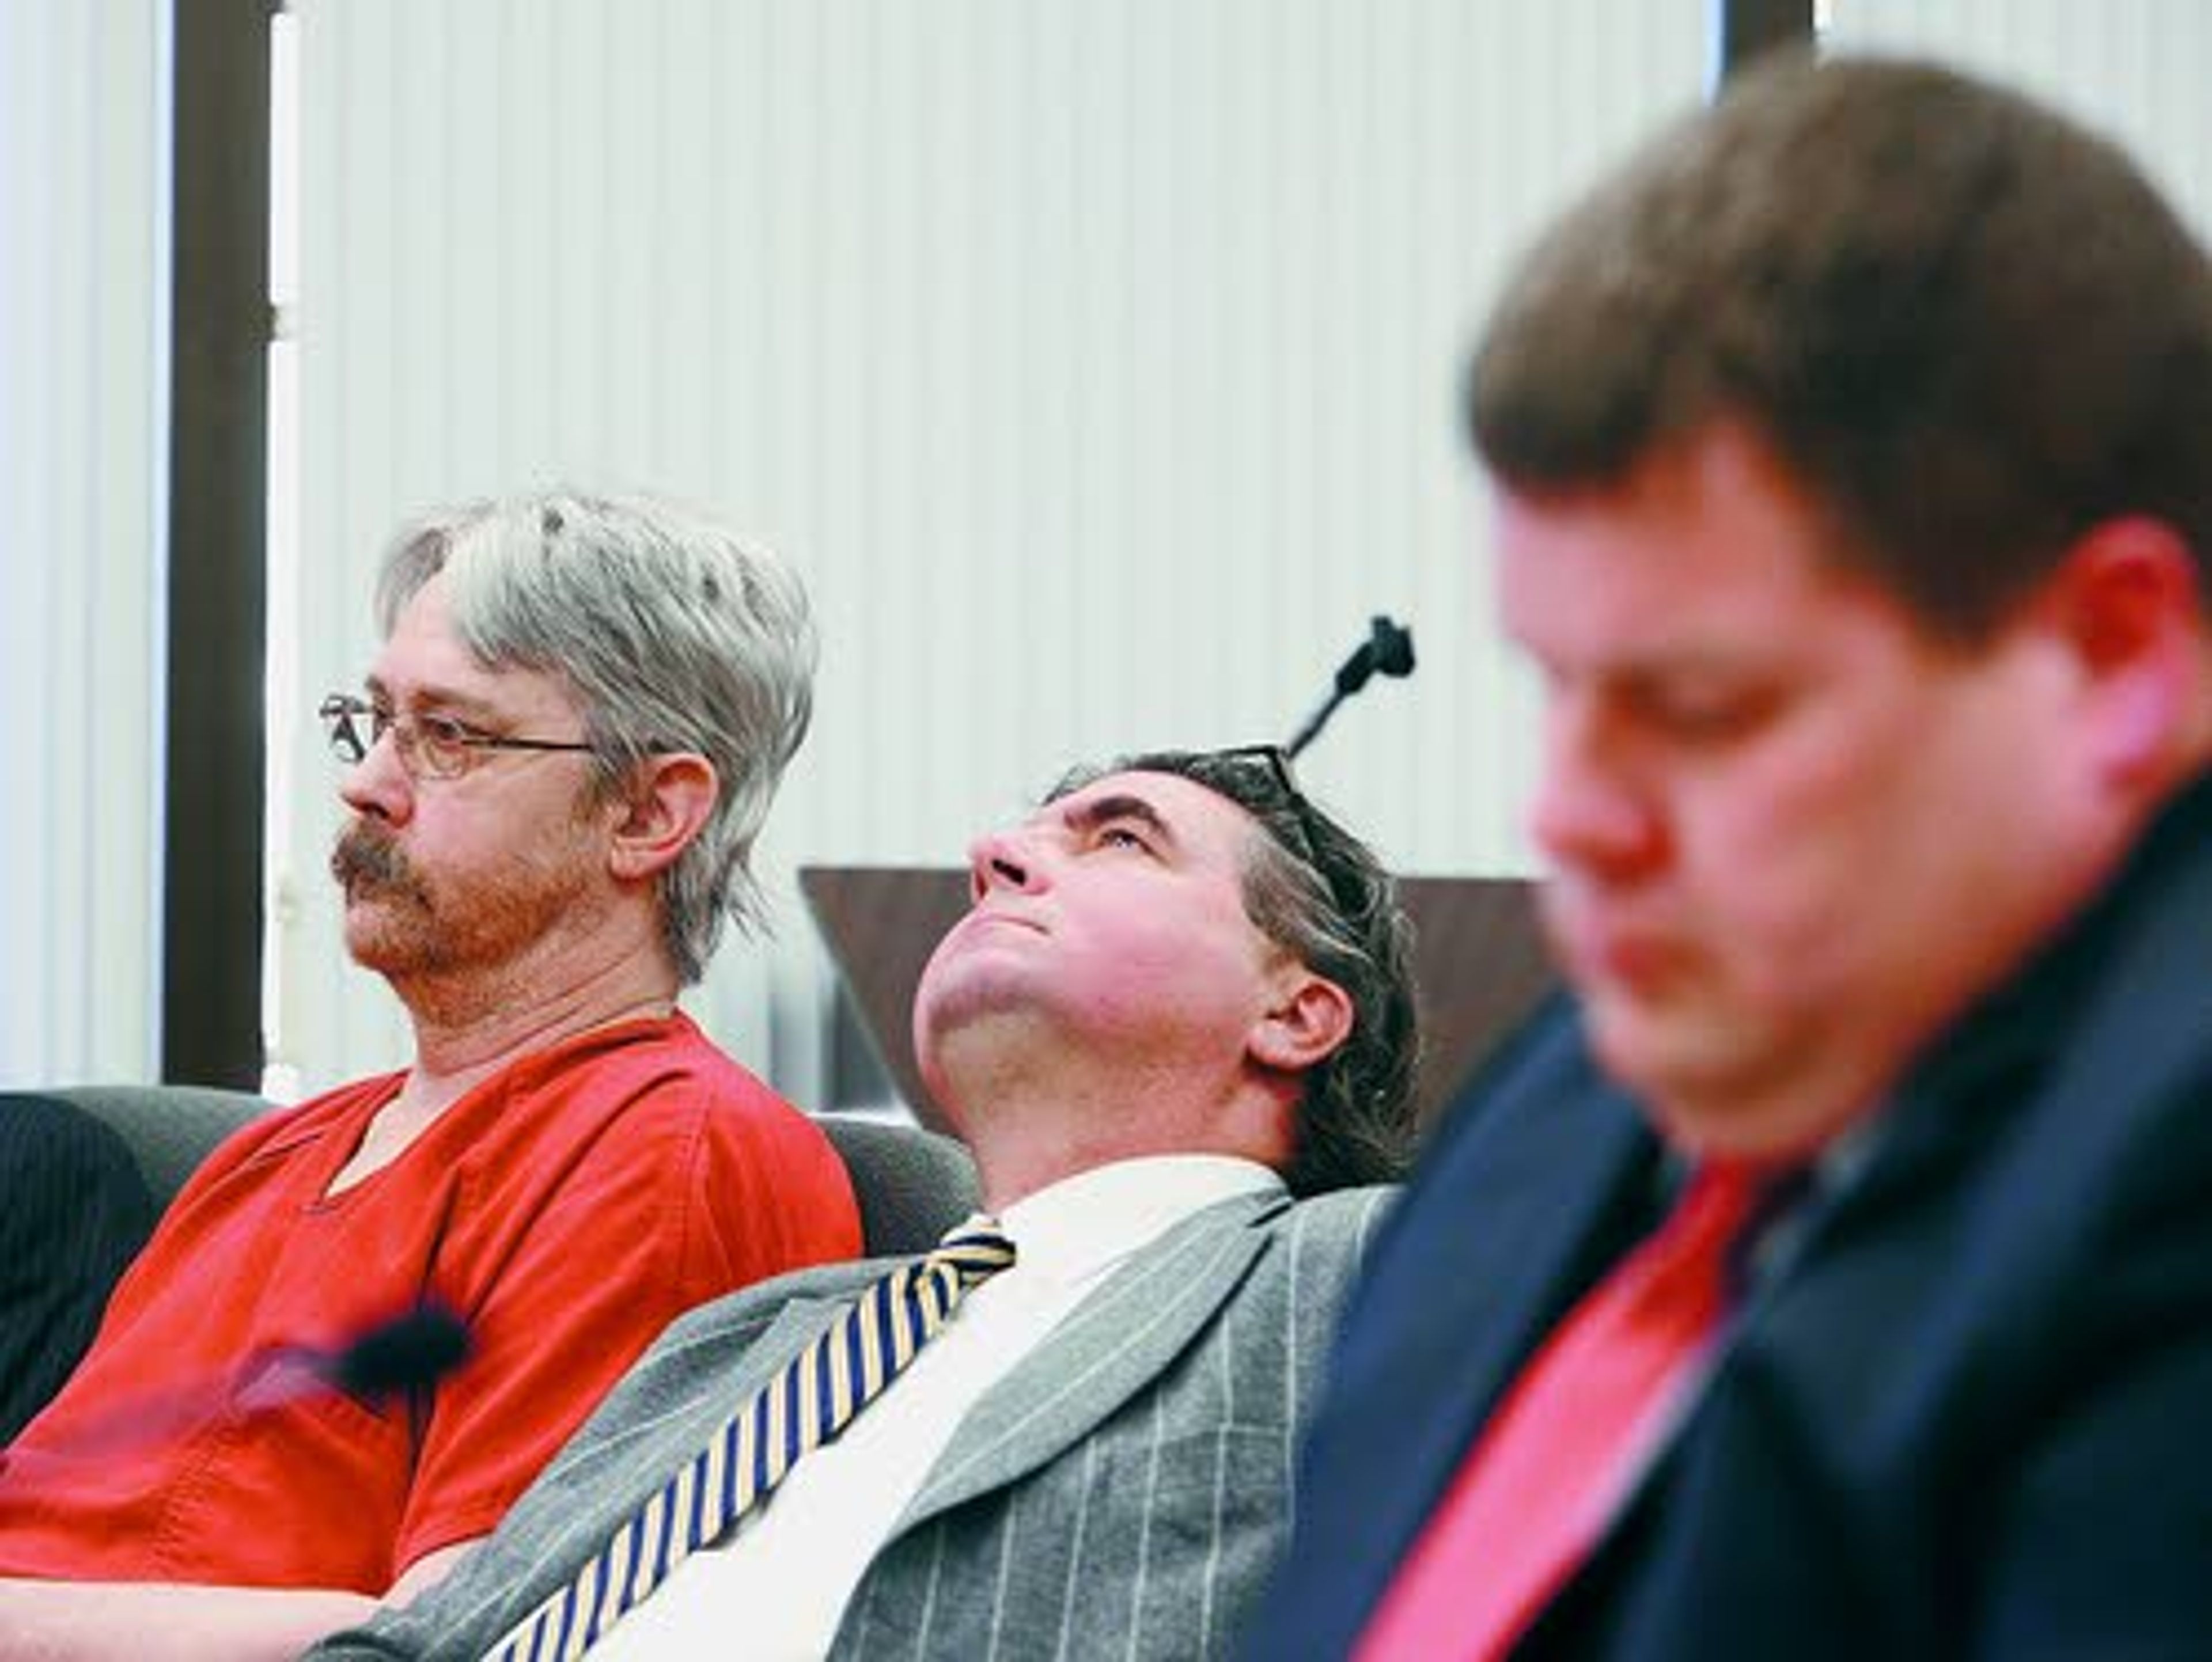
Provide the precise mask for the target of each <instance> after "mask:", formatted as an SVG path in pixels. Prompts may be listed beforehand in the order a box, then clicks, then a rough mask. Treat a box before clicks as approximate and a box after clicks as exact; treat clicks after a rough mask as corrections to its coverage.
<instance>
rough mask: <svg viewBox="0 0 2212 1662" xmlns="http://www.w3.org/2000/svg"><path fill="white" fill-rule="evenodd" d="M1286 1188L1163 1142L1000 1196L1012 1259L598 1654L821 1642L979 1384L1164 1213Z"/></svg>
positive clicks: (782, 1657)
mask: <svg viewBox="0 0 2212 1662" xmlns="http://www.w3.org/2000/svg"><path fill="white" fill-rule="evenodd" d="M1280 1187H1281V1180H1280V1179H1279V1178H1278V1177H1277V1176H1276V1175H1275V1174H1274V1173H1273V1172H1272V1171H1270V1170H1268V1169H1267V1168H1266V1167H1264V1166H1261V1165H1258V1164H1255V1162H1251V1161H1247V1160H1237V1159H1232V1158H1229V1157H1226V1156H1216V1155H1174V1156H1157V1157H1153V1158H1149V1159H1143V1160H1125V1161H1121V1162H1118V1163H1116V1164H1115V1165H1111V1166H1101V1167H1098V1168H1095V1169H1093V1170H1091V1171H1087V1172H1083V1173H1079V1174H1077V1175H1076V1176H1073V1177H1070V1178H1065V1179H1063V1180H1061V1181H1060V1182H1058V1183H1055V1184H1054V1185H1052V1186H1050V1187H1049V1188H1045V1189H1040V1190H1038V1191H1037V1192H1036V1193H1035V1194H1032V1195H1029V1196H1026V1197H1024V1198H1023V1199H1021V1200H1018V1201H1017V1202H1016V1203H1014V1204H1012V1205H1011V1206H1009V1207H1008V1208H1006V1211H1005V1212H1004V1213H1003V1214H1002V1215H1001V1216H1000V1220H999V1221H1000V1224H1001V1225H1002V1226H1003V1227H1004V1228H1005V1229H1006V1234H1008V1235H1009V1236H1010V1237H1012V1240H1013V1242H1014V1247H1015V1253H1016V1258H1015V1261H1014V1264H1013V1266H1012V1268H1011V1269H1007V1270H1004V1271H1000V1273H999V1274H997V1275H995V1276H994V1277H991V1279H990V1280H988V1281H987V1282H984V1283H982V1284H981V1285H980V1286H978V1287H976V1288H975V1289H974V1290H973V1291H971V1292H970V1293H969V1295H967V1297H966V1298H965V1299H963V1301H962V1302H961V1304H960V1307H959V1308H958V1309H957V1310H956V1311H955V1312H954V1313H953V1317H952V1319H951V1322H950V1323H948V1324H947V1325H946V1326H945V1330H944V1331H942V1332H940V1333H939V1335H938V1336H937V1337H935V1338H933V1339H932V1340H931V1341H930V1342H929V1344H927V1345H925V1346H924V1347H923V1348H922V1350H921V1353H920V1354H919V1355H918V1356H915V1359H914V1361H913V1362H911V1363H910V1364H909V1365H908V1368H907V1369H906V1371H905V1372H904V1373H902V1374H900V1375H899V1376H898V1377H897V1378H896V1379H895V1380H892V1381H891V1382H890V1385H888V1386H885V1387H884V1392H883V1394H882V1395H880V1396H878V1398H876V1399H875V1400H874V1401H873V1402H872V1403H870V1404H868V1405H867V1406H866V1408H864V1409H862V1410H860V1414H859V1415H858V1416H855V1417H854V1420H853V1422H852V1423H851V1424H849V1425H848V1426H847V1427H846V1428H845V1429H844V1430H843V1432H842V1433H841V1434H840V1435H838V1437H837V1439H836V1441H834V1442H830V1443H828V1444H825V1445H823V1447H818V1448H816V1449H813V1450H811V1451H810V1452H809V1453H807V1454H806V1455H805V1457H803V1458H802V1459H800V1460H799V1463H798V1464H797V1465H794V1466H793V1468H792V1469H791V1471H790V1473H789V1475H788V1476H787V1477H785V1478H784V1480H783V1482H782V1483H781V1485H779V1486H778V1487H777V1488H776V1489H775V1491H774V1492H773V1493H772V1494H770V1495H769V1497H768V1499H767V1500H766V1501H764V1502H763V1503H762V1505H761V1506H759V1507H757V1508H755V1509H754V1510H753V1511H752V1512H751V1513H749V1514H748V1515H747V1516H746V1517H744V1519H740V1520H739V1521H738V1526H737V1527H736V1528H735V1529H733V1530H732V1531H731V1532H730V1533H729V1535H728V1536H727V1537H726V1538H724V1539H723V1540H722V1541H721V1542H720V1543H719V1544H716V1545H714V1546H711V1547H706V1548H702V1550H700V1551H698V1552H696V1553H694V1554H693V1555H692V1556H690V1558H688V1559H686V1560H685V1561H684V1562H683V1563H681V1564H679V1565H678V1567H677V1568H676V1569H675V1571H674V1572H673V1573H672V1574H671V1575H670V1576H669V1578H668V1580H667V1581H666V1582H665V1583H664V1584H663V1585H662V1586H660V1587H659V1589H658V1590H657V1591H656V1592H654V1593H653V1596H652V1597H651V1598H648V1599H647V1600H646V1602H645V1603H644V1604H641V1605H640V1606H639V1607H638V1608H637V1609H635V1610H632V1611H630V1612H629V1614H628V1615H627V1616H625V1617H623V1619H622V1621H621V1622H620V1623H617V1625H616V1627H615V1629H614V1631H613V1632H612V1633H611V1635H608V1636H607V1638H605V1640H603V1641H601V1642H600V1643H599V1644H598V1645H597V1646H595V1647H593V1648H592V1657H593V1658H594V1659H595V1662H598V1659H605V1662H648V1659H677V1658H690V1657H694V1656H700V1655H705V1654H708V1653H710V1652H712V1653H716V1654H722V1653H729V1654H737V1655H742V1656H744V1657H747V1658H750V1659H760V1662H801V1659H816V1658H819V1657H822V1656H825V1655H827V1654H828V1653H829V1646H830V1643H831V1641H832V1640H834V1639H835V1638H836V1632H837V1624H838V1623H839V1622H840V1621H841V1620H842V1617H843V1616H844V1613H845V1605H846V1603H847V1601H848V1600H849V1599H850V1598H852V1595H853V1589H854V1587H855V1586H858V1585H859V1584H860V1577H861V1575H862V1574H863V1573H864V1572H865V1571H866V1569H867V1567H868V1563H869V1561H870V1560H871V1559H872V1558H873V1557H874V1556H876V1554H877V1552H878V1550H880V1549H881V1548H882V1547H883V1545H884V1543H885V1542H886V1541H888V1540H889V1539H890V1534H891V1531H892V1529H893V1528H894V1527H895V1526H896V1524H897V1522H898V1519H899V1518H900V1516H901V1515H902V1513H904V1512H905V1510H906V1508H907V1506H908V1502H910V1501H912V1500H913V1499H914V1497H915V1495H916V1494H917V1493H918V1492H919V1491H920V1489H921V1485H922V1481H923V1479H925V1478H926V1477H927V1476H928V1475H929V1471H930V1468H931V1467H932V1466H933V1465H935V1464H936V1463H937V1459H938V1457H939V1455H940V1454H942V1453H944V1452H945V1446H946V1445H947V1444H948V1443H950V1442H951V1440H952V1435H953V1433H954V1432H955V1431H956V1430H957V1429H958V1428H959V1425H960V1422H961V1421H962V1420H963V1418H965V1417H966V1416H967V1413H968V1410H969V1409H970V1408H972V1407H973V1406H974V1405H975V1404H976V1402H977V1401H979V1400H980V1399H981V1397H982V1395H983V1393H984V1392H986V1391H987V1390H989V1389H990V1387H991V1386H993V1385H994V1384H995V1383H996V1382H997V1381H998V1380H1000V1379H1001V1378H1003V1377H1004V1376H1005V1375H1006V1374H1008V1373H1010V1372H1011V1371H1012V1368H1013V1367H1014V1365H1015V1364H1016V1363H1017V1362H1020V1361H1021V1360H1022V1358H1023V1357H1024V1356H1027V1355H1028V1354H1029V1353H1030V1350H1033V1349H1035V1348H1036V1345H1037V1344H1038V1343H1039V1342H1040V1341H1041V1340H1042V1339H1043V1337H1045V1335H1046V1334H1048V1333H1049V1332H1050V1331H1052V1329H1053V1328H1054V1326H1055V1325H1057V1324H1058V1323H1059V1322H1060V1321H1061V1320H1062V1319H1064V1318H1065V1317H1066V1315H1067V1314H1068V1313H1069V1312H1070V1311H1072V1310H1073V1309H1074V1308H1075V1307H1076V1306H1077V1305H1079V1304H1080V1303H1081V1302H1082V1301H1083V1300H1084V1299H1085V1297H1086V1296H1088V1295H1090V1294H1091V1292H1092V1291H1093V1290H1094V1289H1096V1288H1097V1286H1098V1285H1099V1284H1100V1283H1102V1282H1103V1280H1104V1279H1105V1278H1106V1277H1107V1276H1108V1274H1109V1272H1110V1271H1112V1270H1113V1269H1114V1268H1115V1266H1116V1265H1119V1264H1120V1263H1121V1261H1122V1260H1123V1259H1126V1258H1127V1257H1129V1256H1130V1255H1131V1254H1132V1253H1135V1252H1137V1251H1139V1249H1140V1248H1142V1247H1143V1246H1146V1243H1148V1242H1150V1241H1151V1240H1154V1239H1155V1238H1157V1237H1158V1236H1159V1235H1160V1234H1164V1232H1165V1231H1166V1230H1167V1229H1168V1228H1170V1227H1171V1226H1172V1225H1174V1224H1176V1223H1179V1222H1182V1220H1183V1219H1184V1218H1186V1217H1188V1216H1191V1215H1192V1214H1193V1213H1195V1212H1198V1211H1200V1210H1203V1209H1204V1208H1206V1207H1208V1206H1211V1205H1213V1204H1217V1203H1218V1202H1220V1201H1224V1200H1227V1199H1229V1198H1231V1197H1232V1196H1236V1195H1242V1194H1250V1193H1257V1192H1264V1191H1267V1190H1269V1189H1279V1188H1280ZM735 1408H736V1404H732V1411H734V1410H735Z"/></svg>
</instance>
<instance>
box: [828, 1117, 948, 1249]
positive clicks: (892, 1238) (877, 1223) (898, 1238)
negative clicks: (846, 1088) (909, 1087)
mask: <svg viewBox="0 0 2212 1662" xmlns="http://www.w3.org/2000/svg"><path fill="white" fill-rule="evenodd" d="M814 1123H815V1124H816V1125H819V1126H821V1127H822V1129H823V1131H824V1132H826V1133H827V1134H828V1136H829V1141H830V1143H831V1145H832V1146H834V1147H835V1148H836V1150H837V1155H838V1157H839V1158H840V1159H842V1161H843V1162H845V1169H846V1171H847V1172H848V1174H851V1177H852V1180H853V1196H854V1199H855V1200H857V1201H858V1202H859V1203H860V1239H861V1242H862V1244H863V1246H865V1247H866V1251H867V1253H868V1256H869V1257H871V1258H883V1257H887V1256H890V1255H892V1254H895V1253H924V1252H927V1251H928V1250H929V1249H930V1248H931V1247H933V1246H935V1245H937V1243H938V1240H939V1238H940V1237H941V1236H942V1235H943V1234H945V1231H946V1230H947V1229H949V1228H951V1227H952V1226H953V1225H954V1224H956V1223H957V1222H960V1220H961V1219H962V1218H963V1217H965V1216H968V1214H969V1213H970V1212H972V1211H974V1210H975V1208H976V1206H977V1204H979V1202H980V1200H981V1186H980V1185H979V1184H978V1182H977V1180H976V1176H975V1161H974V1160H973V1159H971V1158H970V1157H969V1153H968V1150H967V1149H966V1147H965V1146H964V1145H963V1144H962V1143H959V1142H957V1141H956V1140H955V1139H953V1138H952V1137H945V1136H941V1135H939V1133H938V1132H936V1131H924V1130H922V1129H921V1126H919V1125H903V1124H901V1123H899V1122H897V1121H895V1120H885V1119H870V1118H867V1117H865V1116H863V1115H860V1114H854V1113H819V1114H816V1115H815V1116H814Z"/></svg>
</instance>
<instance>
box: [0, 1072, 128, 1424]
mask: <svg viewBox="0 0 2212 1662" xmlns="http://www.w3.org/2000/svg"><path fill="white" fill-rule="evenodd" d="M154 1213H155V1207H154V1200H153V1197H152V1196H151V1195H150V1194H149V1192H147V1188H146V1181H145V1180H144V1179H143V1177H141V1176H140V1175H139V1173H138V1168H137V1164H136V1163H135V1162H133V1161H132V1160H131V1151H130V1150H129V1149H127V1148H125V1146H124V1143H123V1139H122V1138H121V1137H118V1136H117V1135H116V1134H115V1132H113V1131H111V1130H109V1129H108V1128H107V1127H106V1125H102V1124H100V1121H99V1120H97V1119H94V1118H93V1117H92V1116H91V1115H90V1114H88V1113H84V1112H83V1111H82V1109H79V1108H76V1107H71V1106H70V1105H69V1104H68V1103H66V1102H58V1101H53V1100H52V1099H50V1098H47V1097H42V1096H29V1095H7V1096H0V1445H4V1444H6V1443H8V1442H9V1441H13V1439H14V1438H15V1434H16V1433H17V1432H18V1431H21V1429H22V1428H23V1427H24V1426H25V1424H27V1422H29V1420H30V1418H31V1416H33V1415H34V1414H36V1413H37V1412H38V1411H39V1410H40V1409H41V1408H43V1407H44V1406H46V1399H47V1398H49V1397H51V1396H52V1395H53V1393H54V1392H56V1391H57V1390H58V1389H59V1388H60V1386H61V1383H62V1381H63V1380H65V1379H67V1378H68V1377H69V1375H70V1369H71V1368H75V1367H76V1364H77V1362H78V1360H79V1359H80V1358H81V1357H82V1356H83V1355H84V1352H85V1349H86V1347H87V1346H88V1345H89V1344H91V1343H92V1336H93V1333H94V1330H95V1329H97V1328H98V1326H99V1325H100V1313H102V1312H103V1311H105V1310H106V1308H107V1295H108V1294H109V1293H110V1292H112V1291H113V1290H114V1287H115V1283H116V1279H117V1277H119V1276H121V1275H122V1273H123V1271H124V1270H125V1267H126V1266H128V1265H129V1264H130V1262H131V1257H132V1255H133V1254H135V1253H137V1250H138V1249H139V1248H140V1247H141V1246H144V1245H145V1244H146V1236H147V1234H148V1232H149V1230H151V1229H152V1228H153V1227H154Z"/></svg>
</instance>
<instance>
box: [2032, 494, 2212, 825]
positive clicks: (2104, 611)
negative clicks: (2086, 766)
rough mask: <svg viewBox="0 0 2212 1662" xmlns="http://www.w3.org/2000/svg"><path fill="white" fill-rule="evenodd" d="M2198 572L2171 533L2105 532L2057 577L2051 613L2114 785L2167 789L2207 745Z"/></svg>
mask: <svg viewBox="0 0 2212 1662" xmlns="http://www.w3.org/2000/svg"><path fill="white" fill-rule="evenodd" d="M2040 604H2041V605H2042V606H2045V607H2047V608H2048V609H2049V617H2050V620H2051V624H2052V626H2053V627H2054V628H2056V630H2057V633H2058V634H2059V636H2060V638H2061V639H2062V640H2063V641H2064V643H2065V646H2066V647H2067V650H2068V652H2069V655H2070V657H2071V659H2072V661H2073V663H2074V664H2075V669H2076V671H2077V673H2078V675H2079V677H2080V693H2081V700H2082V703H2081V712H2082V713H2083V715H2084V717H2085V719H2086V720H2087V728H2086V730H2085V731H2087V734H2088V737H2089V742H2090V744H2091V746H2092V749H2091V751H2090V753H2089V754H2090V757H2091V761H2092V765H2093V767H2095V768H2096V769H2097V771H2098V773H2099V774H2100V776H2101V777H2102V778H2103V779H2105V780H2106V782H2107V783H2109V784H2115V785H2121V786H2143V785H2146V784H2148V785H2149V786H2152V787H2154V788H2159V789H2162V788H2164V786H2165V785H2166V782H2167V780H2168V779H2170V778H2171V777H2172V772H2173V770H2174V768H2175V767H2176V766H2177V762H2178V760H2185V757H2186V754H2187V752H2189V751H2190V750H2191V749H2193V748H2194V747H2195V746H2197V745H2198V744H2201V743H2203V738H2202V735H2201V731H2193V730H2199V729H2201V727H2202V725H2203V722H2204V720H2205V712H2204V710H2203V700H2204V693H2205V685H2206V675H2207V669H2208V662H2209V661H2212V634H2208V628H2207V625H2208V621H2212V620H2208V618H2207V616H2206V613H2205V610H2204V608H2205V604H2206V603H2205V599H2204V597H2202V596H2200V595H2199V594H2198V592H2197V566H2196V561H2194V559H2192V558H2191V554H2190V550H2189V548H2188V546H2187V544H2186V543H2184V542H2183V541H2182V539H2181V537H2180V536H2179V534H2178V533H2177V532H2175V531H2173V530H2172V528H2171V527H2170V526H2168V525H2165V524H2164V523H2163V522H2161V521H2160V520H2156V519H2148V518H2145V517H2142V516H2136V517H2134V518H2130V519H2113V520H2109V521H2107V522H2106V523H2105V524H2103V525H2099V526H2097V527H2096V528H2095V529H2094V530H2093V531H2090V532H2089V533H2088V534H2087V536H2085V537H2082V538H2081V541H2080V542H2079V543H2076V544H2075V546H2074V548H2073V549H2072V550H2071V551H2070V552H2069V554H2068V555H2067V556H2066V558H2065V560H2064V561H2063V562H2062V563H2061V564H2060V566H2059V567H2058V569H2057V571H2056V572H2054V573H2052V574H2051V579H2050V581H2049V583H2048V585H2046V587H2045V591H2044V595H2043V598H2042V600H2041V602H2040Z"/></svg>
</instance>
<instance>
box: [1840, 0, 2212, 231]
mask: <svg viewBox="0 0 2212 1662" xmlns="http://www.w3.org/2000/svg"><path fill="white" fill-rule="evenodd" d="M1828 11H1829V15H1828V21H1827V27H1826V35H1825V39H1826V43H1827V45H1830V46H1833V47H1840V48H1845V49H1849V50H1854V51H1888V52H1915V53H1921V54H1925V55H1929V56H1934V57H1937V58H1944V59H1947V60H1948V61H1950V62H1952V63H1954V64H1958V65H1959V66H1960V67H1961V68H1964V69H1967V70H1974V71H1977V72H1978V73H1981V74H1984V75H1990V76H1996V78H1998V79H1999V80H2002V81H2006V82H2010V83H2012V84H2013V85H2015V86H2017V87H2020V88H2022V89H2023V90H2025V91H2027V92H2030V93H2033V94H2035V95H2036V96H2038V97H2040V98H2044V99H2047V100H2051V102H2053V103H2055V104H2057V105H2058V106H2060V107H2062V108H2063V109H2064V110H2066V111H2067V112H2069V113H2070V114H2071V115H2073V116H2074V117H2075V118H2077V119H2079V120H2081V121H2085V122H2087V123H2088V124H2090V125H2091V126H2093V127H2095V128H2096V129H2098V130H2100V131H2101V132H2103V133H2105V134H2106V135H2107V136H2110V137H2112V138H2114V139H2116V140H2118V142H2119V143H2122V144H2124V145H2126V146H2127V147H2128V149H2129V150H2130V152H2132V153H2133V155H2135V156H2136V160H2137V161H2140V162H2142V165H2143V167H2144V169H2145V170H2146V171H2147V172H2148V173H2149V174H2150V176H2151V178H2152V179H2154V181H2155V182H2156V183H2157V184H2158V185H2159V187H2160V189H2162V190H2164V191H2166V193H2167V194H2168V195H2169V197H2171V198H2172V201H2173V203H2174V205H2175V206H2176V207H2177V208H2178V209H2179V210H2180V211H2181V212H2182V214H2183V215H2185V217H2186V218H2187V219H2188V221H2189V222H2190V225H2191V228H2192V229H2193V230H2194V231H2195V232H2196V233H2197V236H2198V237H2199V238H2200V239H2203V238H2206V237H2208V236H2212V113H2208V106H2207V104H2206V100H2205V79H2206V76H2207V74H2208V73H2212V6H2206V5H2205V4H2203V0H2106V3H2104V4H2100V5H2085V4H2083V3H2081V0H1946V3H1944V4H1942V5H1940V6H1931V5H1929V4H1927V3H1926V0H1829V6H1828ZM2084 234H2085V235H2086V234H2091V233H2090V231H2089V229H2088V228H2087V227H2085V228H2084Z"/></svg>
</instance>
